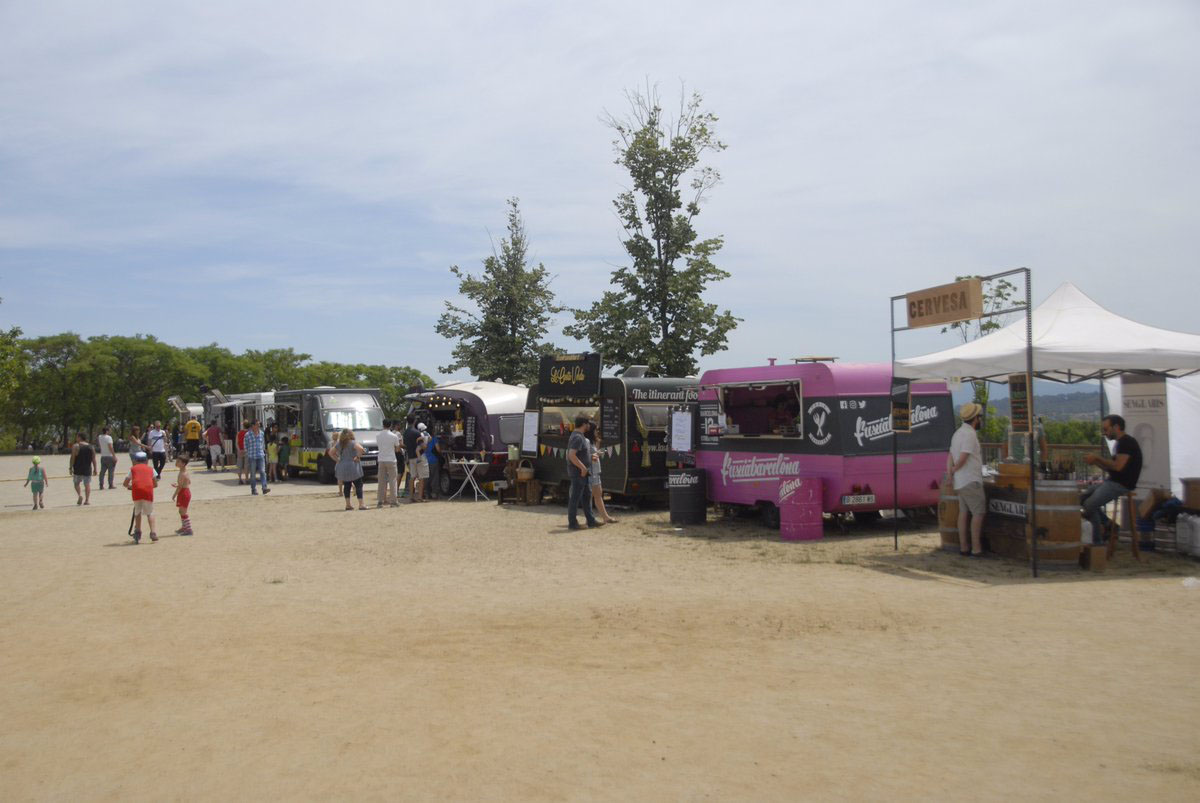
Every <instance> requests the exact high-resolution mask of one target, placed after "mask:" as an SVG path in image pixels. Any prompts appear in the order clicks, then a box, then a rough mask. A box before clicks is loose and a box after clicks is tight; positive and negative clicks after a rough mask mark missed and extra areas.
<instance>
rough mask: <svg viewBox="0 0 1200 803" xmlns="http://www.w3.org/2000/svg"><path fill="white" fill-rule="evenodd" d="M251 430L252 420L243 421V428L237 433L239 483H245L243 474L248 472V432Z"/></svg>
mask: <svg viewBox="0 0 1200 803" xmlns="http://www.w3.org/2000/svg"><path fill="white" fill-rule="evenodd" d="M249 431H250V422H249V421H243V422H242V428H241V429H239V430H238V434H237V473H238V485H242V484H243V480H242V476H243V475H244V474H245V473H246V433H247V432H249Z"/></svg>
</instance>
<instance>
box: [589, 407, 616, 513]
mask: <svg viewBox="0 0 1200 803" xmlns="http://www.w3.org/2000/svg"><path fill="white" fill-rule="evenodd" d="M588 434H589V435H590V436H591V437H590V438H588V440H589V442H590V443H589V445H590V446H591V453H592V455H591V457H592V461H591V469H590V470H589V471H588V477H587V479H588V487H589V488H591V490H592V506H593V507H594V508H595V509H596V512H597V513H599V514H600V518H601V520H603V522H604V523H605V524H613V523H615V522H616V519H614V518H613V517H612V516H610V515H608V508H606V507H605V506H604V486H603V485H602V484H601V481H600V451H601V449H600V446H601V444H602V439H601V437H600V433H599V432H597V431H596V428H595V427H594V426H593V427H588Z"/></svg>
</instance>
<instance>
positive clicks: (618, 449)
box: [613, 443, 621, 454]
mask: <svg viewBox="0 0 1200 803" xmlns="http://www.w3.org/2000/svg"><path fill="white" fill-rule="evenodd" d="M613 448H614V449H616V450H617V454H620V453H621V444H619V443H618V444H617V445H616V446H614V447H613Z"/></svg>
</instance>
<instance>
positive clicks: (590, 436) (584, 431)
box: [567, 415, 616, 530]
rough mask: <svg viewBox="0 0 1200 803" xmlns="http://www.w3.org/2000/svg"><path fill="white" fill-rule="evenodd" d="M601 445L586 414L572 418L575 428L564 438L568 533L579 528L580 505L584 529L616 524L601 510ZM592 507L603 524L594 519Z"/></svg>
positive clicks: (605, 510) (594, 424) (594, 425)
mask: <svg viewBox="0 0 1200 803" xmlns="http://www.w3.org/2000/svg"><path fill="white" fill-rule="evenodd" d="M601 445H602V444H601V439H600V433H599V432H597V431H596V422H594V421H592V419H590V418H588V417H587V416H586V415H579V416H576V418H575V429H574V430H572V432H571V437H570V438H568V439H567V476H568V477H569V478H570V480H571V494H570V496H569V497H568V499H567V529H568V530H578V529H581V528H580V526H579V515H578V510H579V508H580V507H581V506H582V507H583V515H584V518H585V519H586V520H587V526H588V527H601V526H603V525H605V524H613V523H615V522H616V519H614V518H613V517H612V516H610V515H608V509H607V508H605V507H604V487H603V485H602V481H601V477H600V447H601ZM593 507H594V508H595V511H596V513H599V514H600V517H601V518H602V519H603V521H601V520H598V519H597V518H596V515H595V513H593V512H592V508H593Z"/></svg>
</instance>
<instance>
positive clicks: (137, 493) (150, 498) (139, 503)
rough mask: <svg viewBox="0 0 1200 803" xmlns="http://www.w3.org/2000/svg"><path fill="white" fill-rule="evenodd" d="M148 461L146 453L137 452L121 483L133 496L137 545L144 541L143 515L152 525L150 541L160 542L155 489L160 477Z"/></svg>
mask: <svg viewBox="0 0 1200 803" xmlns="http://www.w3.org/2000/svg"><path fill="white" fill-rule="evenodd" d="M146 459H147V458H146V453H145V452H135V453H134V455H133V467H132V468H130V469H129V474H128V475H127V476H126V477H125V481H124V482H123V483H121V484H122V485H124V486H125V487H126V488H128V489H129V490H130V491H131V492H132V494H133V512H134V515H135V516H137V526H135V527H134V529H133V543H135V544H138V543H141V540H142V514H145V516H146V523H147V524H149V525H150V540H151V541H157V540H158V533H156V532H155V531H154V488H155V487H156V486H157V485H158V477H157V476H155V474H154V469H152V468H150V466H149V465H147V463H146Z"/></svg>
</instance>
